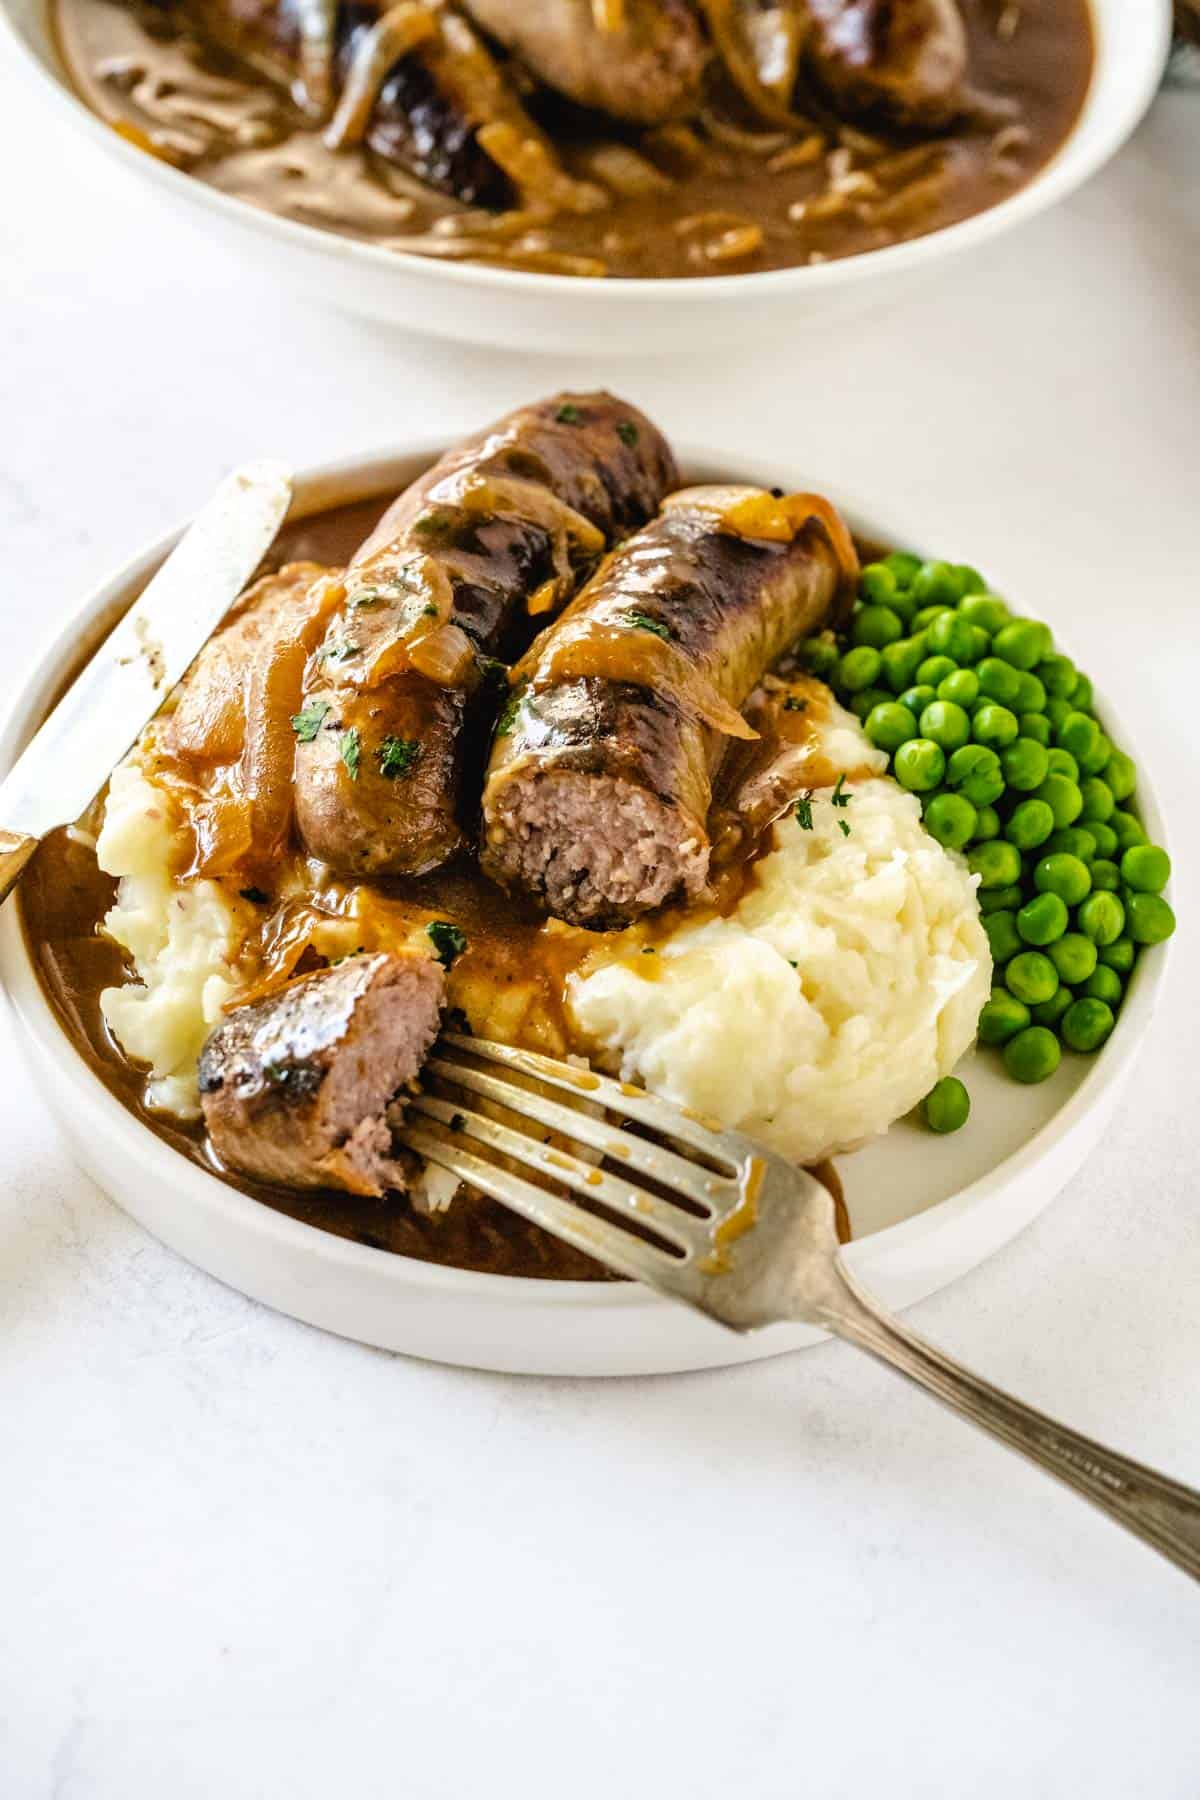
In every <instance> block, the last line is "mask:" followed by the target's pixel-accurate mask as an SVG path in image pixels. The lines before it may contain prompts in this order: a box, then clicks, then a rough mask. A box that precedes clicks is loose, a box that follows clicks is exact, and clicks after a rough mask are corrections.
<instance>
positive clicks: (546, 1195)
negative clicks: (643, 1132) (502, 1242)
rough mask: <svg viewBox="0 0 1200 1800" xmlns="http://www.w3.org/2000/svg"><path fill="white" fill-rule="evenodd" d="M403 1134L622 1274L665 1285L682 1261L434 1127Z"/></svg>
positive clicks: (432, 1158)
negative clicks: (439, 1133)
mask: <svg viewBox="0 0 1200 1800" xmlns="http://www.w3.org/2000/svg"><path fill="white" fill-rule="evenodd" d="M403 1137H404V1141H405V1143H406V1144H407V1145H408V1147H409V1149H410V1150H415V1151H416V1153H417V1155H418V1156H423V1157H424V1158H425V1160H426V1161H427V1162H432V1163H437V1164H438V1166H439V1167H440V1168H443V1169H448V1170H449V1172H450V1174H451V1175H457V1176H458V1178H459V1180H460V1181H466V1182H469V1183H470V1185H471V1186H472V1187H473V1188H478V1189H479V1191H480V1193H483V1194H489V1195H490V1196H491V1198H492V1199H493V1200H499V1202H500V1203H501V1205H502V1206H510V1207H512V1209H513V1211H514V1212H519V1213H520V1214H521V1215H522V1217H523V1218H526V1219H529V1220H530V1221H531V1222H532V1223H533V1224H534V1225H540V1226H541V1227H542V1228H543V1230H545V1231H550V1232H553V1233H554V1235H555V1236H556V1237H560V1238H565V1239H566V1241H567V1243H569V1244H574V1246H575V1248H576V1249H577V1250H582V1251H583V1252H584V1253H585V1254H586V1255H588V1256H594V1257H596V1258H598V1260H599V1261H600V1262H603V1263H607V1264H608V1266H609V1267H610V1268H612V1269H616V1270H617V1272H618V1274H621V1275H628V1276H629V1277H630V1279H631V1280H633V1281H644V1282H646V1283H648V1284H649V1286H651V1287H663V1286H665V1285H666V1284H667V1283H668V1281H669V1278H670V1273H671V1270H672V1269H673V1268H677V1267H678V1266H679V1264H678V1259H677V1258H675V1257H672V1256H669V1255H668V1254H667V1252H666V1251H665V1250H660V1249H658V1248H657V1247H656V1246H655V1245H653V1244H650V1243H647V1242H646V1240H645V1239H644V1238H636V1237H633V1236H631V1234H630V1233H629V1232H627V1231H624V1230H622V1228H621V1227H620V1226H619V1225H613V1224H610V1223H609V1222H608V1220H606V1219H599V1218H597V1217H596V1216H595V1214H594V1213H589V1212H585V1211H584V1210H583V1208H582V1207H580V1206H577V1205H576V1204H575V1202H574V1201H573V1200H564V1199H563V1198H562V1197H561V1195H558V1194H552V1193H550V1192H549V1191H548V1190H547V1189H546V1188H540V1187H535V1186H534V1184H533V1183H532V1182H531V1181H525V1180H523V1179H522V1177H521V1176H519V1175H512V1174H510V1173H509V1172H508V1171H507V1170H505V1169H498V1168H497V1167H496V1165H495V1164H494V1163H490V1162H486V1161H485V1160H484V1158H483V1157H482V1156H475V1155H474V1154H473V1153H472V1152H471V1151H470V1150H464V1149H461V1148H460V1147H459V1146H458V1145H457V1144H453V1145H452V1144H450V1143H449V1142H448V1141H447V1140H446V1139H445V1138H441V1137H438V1136H436V1135H435V1134H434V1133H433V1132H431V1131H422V1130H421V1129H420V1128H419V1127H413V1126H409V1127H407V1128H406V1129H405V1131H404V1133H403Z"/></svg>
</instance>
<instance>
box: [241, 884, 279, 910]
mask: <svg viewBox="0 0 1200 1800" xmlns="http://www.w3.org/2000/svg"><path fill="white" fill-rule="evenodd" d="M238 893H239V894H240V895H241V897H242V899H243V900H249V902H250V904H251V906H269V905H270V904H271V896H270V894H264V893H263V891H262V889H261V888H256V887H248V888H239V889H238Z"/></svg>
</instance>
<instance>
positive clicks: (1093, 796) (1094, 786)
mask: <svg viewBox="0 0 1200 1800" xmlns="http://www.w3.org/2000/svg"><path fill="white" fill-rule="evenodd" d="M1079 792H1080V793H1081V794H1082V795H1083V808H1082V811H1081V812H1080V814H1079V816H1080V818H1081V819H1084V820H1085V821H1086V822H1087V823H1088V824H1089V825H1090V824H1091V823H1092V821H1093V820H1097V821H1099V823H1100V824H1103V823H1104V821H1105V820H1106V819H1108V818H1110V817H1111V816H1112V813H1113V811H1114V810H1115V808H1116V801H1115V800H1114V799H1113V797H1112V789H1111V788H1110V787H1109V785H1108V783H1107V782H1106V781H1101V780H1100V777H1099V776H1098V775H1088V776H1085V778H1084V779H1083V780H1082V781H1081V782H1080V784H1079Z"/></svg>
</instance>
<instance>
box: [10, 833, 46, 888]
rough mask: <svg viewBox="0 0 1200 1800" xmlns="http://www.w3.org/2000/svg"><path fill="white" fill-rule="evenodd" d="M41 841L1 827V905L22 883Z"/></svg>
mask: <svg viewBox="0 0 1200 1800" xmlns="http://www.w3.org/2000/svg"><path fill="white" fill-rule="evenodd" d="M41 841H42V840H41V839H40V838H35V837H26V836H25V834H24V833H23V832H21V831H5V830H4V828H3V826H0V904H3V902H4V901H5V900H7V899H8V896H9V895H10V894H11V893H12V891H13V889H14V888H15V887H16V885H17V883H18V881H20V879H21V877H22V875H23V874H24V873H25V869H26V866H27V864H28V862H29V859H30V857H31V856H32V855H33V853H34V851H35V850H36V849H37V847H38V845H39V844H40V843H41Z"/></svg>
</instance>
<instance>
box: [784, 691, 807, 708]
mask: <svg viewBox="0 0 1200 1800" xmlns="http://www.w3.org/2000/svg"><path fill="white" fill-rule="evenodd" d="M783 710H784V712H807V711H808V701H807V700H801V699H800V697H799V695H798V694H789V695H788V697H787V699H786V700H785V701H784V703H783Z"/></svg>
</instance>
